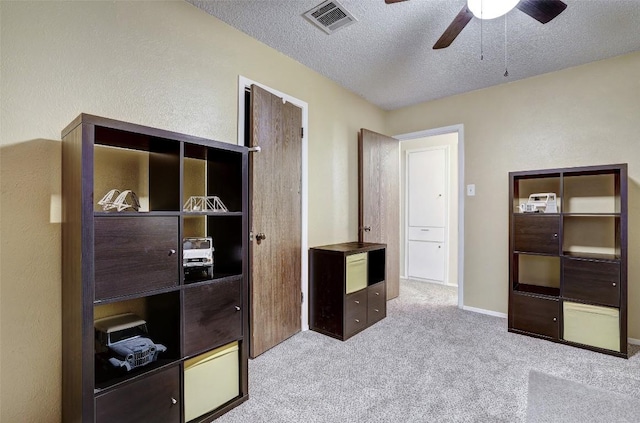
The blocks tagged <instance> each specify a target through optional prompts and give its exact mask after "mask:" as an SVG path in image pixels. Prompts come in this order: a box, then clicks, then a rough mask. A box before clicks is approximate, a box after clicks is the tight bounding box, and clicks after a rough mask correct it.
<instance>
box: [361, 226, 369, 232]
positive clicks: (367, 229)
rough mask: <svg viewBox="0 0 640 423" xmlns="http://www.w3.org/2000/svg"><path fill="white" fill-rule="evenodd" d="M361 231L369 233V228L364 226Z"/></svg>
mask: <svg viewBox="0 0 640 423" xmlns="http://www.w3.org/2000/svg"><path fill="white" fill-rule="evenodd" d="M362 230H363V231H365V232H371V226H364V227H363V228H362Z"/></svg>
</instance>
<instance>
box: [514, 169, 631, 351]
mask: <svg viewBox="0 0 640 423" xmlns="http://www.w3.org/2000/svg"><path fill="white" fill-rule="evenodd" d="M627 184H628V182H627V165H626V164H613V165H601V166H584V167H573V168H562V169H547V170H539V171H538V170H535V171H522V172H510V173H509V191H510V195H509V228H510V230H509V233H510V236H509V250H510V253H509V254H510V261H509V324H508V326H509V331H510V332H515V333H521V334H525V335H530V336H536V337H541V338H545V339H548V340H551V341H554V342H560V343H564V344H568V345H573V346H576V347H580V348H585V349H590V350H593V351H597V352H601V353H606V354H610V355H615V356H619V357H624V358H627V356H628V353H627V243H628V239H627V219H628V217H627V208H628V198H627ZM537 193H555V194H557V212H554V213H544V212H542V213H523V212H521V211H520V208H519V204H521V203H523V202H526V201H527V198H528V196H529V195H532V194H537Z"/></svg>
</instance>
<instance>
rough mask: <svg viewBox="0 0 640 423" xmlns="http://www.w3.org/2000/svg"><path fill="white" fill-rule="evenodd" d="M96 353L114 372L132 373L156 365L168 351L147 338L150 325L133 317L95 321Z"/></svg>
mask: <svg viewBox="0 0 640 423" xmlns="http://www.w3.org/2000/svg"><path fill="white" fill-rule="evenodd" d="M93 326H94V328H95V342H96V346H95V348H96V353H97V354H99V355H102V356H104V357H106V360H107V361H108V362H109V364H110V365H111V366H112V367H114V368H122V369H125V370H126V371H131V370H132V369H135V368H136V367H141V366H146V365H147V364H149V363H152V362H154V361H156V359H157V358H158V354H159V353H161V352H165V351H166V350H167V347H165V346H164V345H162V344H155V343H154V342H153V341H152V340H151V339H149V338H148V332H147V322H145V321H144V320H142V319H141V318H140V317H138V316H136V315H135V314H133V313H125V314H118V315H115V316H110V317H105V318H102V319H98V320H96V321H94V324H93Z"/></svg>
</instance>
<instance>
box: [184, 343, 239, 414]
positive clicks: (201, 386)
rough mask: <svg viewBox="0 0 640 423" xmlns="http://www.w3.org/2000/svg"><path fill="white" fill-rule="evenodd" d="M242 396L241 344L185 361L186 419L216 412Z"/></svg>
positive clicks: (218, 349)
mask: <svg viewBox="0 0 640 423" xmlns="http://www.w3.org/2000/svg"><path fill="white" fill-rule="evenodd" d="M238 395H240V369H239V358H238V343H237V342H233V343H231V344H227V345H224V346H222V347H220V348H216V349H215V350H212V351H209V352H206V353H204V354H202V355H199V356H197V357H194V358H192V359H189V360H186V361H185V362H184V419H185V421H187V422H188V421H189V420H192V419H195V418H196V417H200V416H202V415H203V414H205V413H208V412H209V411H212V410H215V409H216V408H218V407H220V406H221V405H222V404H224V403H225V402H227V401H229V400H232V399H234V398H235V397H237V396H238Z"/></svg>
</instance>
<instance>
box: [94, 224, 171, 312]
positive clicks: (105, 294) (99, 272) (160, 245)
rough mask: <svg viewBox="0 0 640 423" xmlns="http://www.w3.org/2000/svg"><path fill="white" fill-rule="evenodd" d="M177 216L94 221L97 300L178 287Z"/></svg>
mask: <svg viewBox="0 0 640 423" xmlns="http://www.w3.org/2000/svg"><path fill="white" fill-rule="evenodd" d="M178 224H179V222H178V218H177V217H176V216H135V217H125V216H114V217H111V216H105V217H96V218H95V227H94V234H95V235H94V237H95V251H94V254H95V299H96V300H104V299H107V298H113V297H120V296H124V295H132V294H136V293H141V292H149V291H153V290H156V289H161V288H168V287H172V286H176V285H177V284H178V279H179V276H178V275H179V273H178V265H179V260H178V256H179V254H177V252H178V251H180V249H179V248H178Z"/></svg>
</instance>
